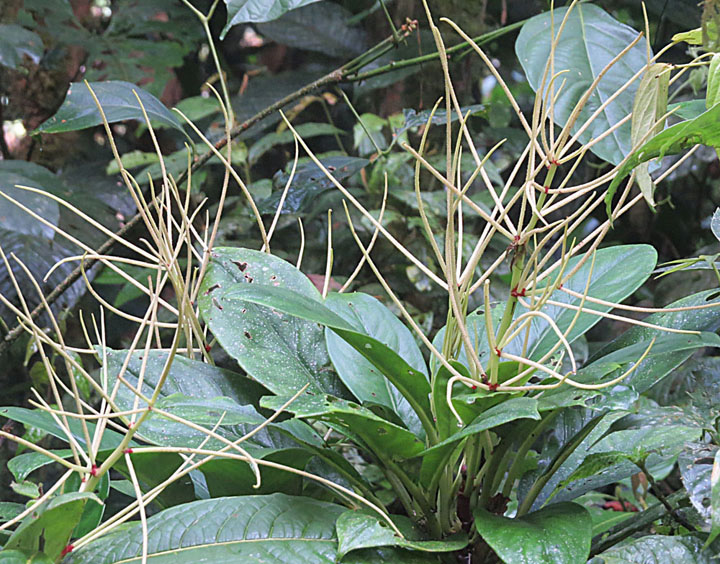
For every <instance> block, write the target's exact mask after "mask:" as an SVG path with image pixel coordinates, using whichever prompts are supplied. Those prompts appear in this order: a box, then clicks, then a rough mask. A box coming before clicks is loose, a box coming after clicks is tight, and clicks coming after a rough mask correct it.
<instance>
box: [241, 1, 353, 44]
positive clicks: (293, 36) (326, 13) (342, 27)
mask: <svg viewBox="0 0 720 564" xmlns="http://www.w3.org/2000/svg"><path fill="white" fill-rule="evenodd" d="M251 1H252V0H251ZM255 1H258V0H255ZM264 1H265V2H267V1H268V0H264ZM276 1H278V0H276ZM279 1H281V2H282V1H285V2H288V1H290V2H293V3H295V4H297V5H301V4H300V1H301V0H279ZM351 16H352V13H351V12H349V11H348V10H347V9H346V8H344V7H342V6H339V5H338V4H335V3H332V2H317V3H311V2H308V1H307V0H305V2H303V7H301V8H299V9H297V10H293V11H291V12H288V13H286V14H284V15H283V16H281V17H279V18H278V19H275V20H274V21H269V19H270V18H269V19H268V20H265V21H266V22H267V23H260V24H258V31H260V33H261V34H262V35H263V36H265V37H267V38H269V39H271V40H273V41H276V42H277V43H281V44H282V45H287V46H288V47H295V48H297V49H306V50H308V51H316V52H319V53H322V54H323V55H325V56H328V57H338V58H346V57H347V58H349V57H353V56H355V55H359V54H360V53H362V52H363V51H364V50H365V46H366V43H367V41H366V39H365V30H363V29H362V28H360V27H350V26H349V25H348V23H347V22H348V19H349V18H350V17H351Z"/></svg>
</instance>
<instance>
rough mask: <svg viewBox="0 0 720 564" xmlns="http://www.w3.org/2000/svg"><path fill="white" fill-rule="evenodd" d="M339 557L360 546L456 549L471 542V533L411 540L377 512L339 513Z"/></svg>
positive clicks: (451, 550) (420, 549) (428, 549)
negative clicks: (394, 530)
mask: <svg viewBox="0 0 720 564" xmlns="http://www.w3.org/2000/svg"><path fill="white" fill-rule="evenodd" d="M336 530H337V536H338V559H342V558H343V557H344V556H345V555H346V554H347V553H348V552H350V551H353V550H358V549H360V548H375V547H379V546H397V547H402V548H407V549H410V550H419V551H422V552H454V551H457V550H462V549H463V548H465V547H466V546H467V543H468V539H467V535H465V534H464V533H461V534H459V535H455V536H453V537H450V538H448V539H445V540H441V541H432V540H430V541H428V540H409V539H407V538H405V539H403V538H400V537H398V536H397V535H396V534H395V533H393V530H392V529H391V528H390V527H389V526H388V524H387V523H386V522H385V521H382V520H381V519H379V518H378V517H377V516H376V515H368V514H366V513H361V512H359V511H347V512H345V513H343V514H342V515H340V517H338V520H337V523H336Z"/></svg>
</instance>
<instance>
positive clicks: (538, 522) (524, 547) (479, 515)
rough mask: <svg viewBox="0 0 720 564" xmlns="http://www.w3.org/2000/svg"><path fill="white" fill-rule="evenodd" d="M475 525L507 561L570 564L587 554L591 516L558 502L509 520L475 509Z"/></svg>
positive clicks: (484, 538)
mask: <svg viewBox="0 0 720 564" xmlns="http://www.w3.org/2000/svg"><path fill="white" fill-rule="evenodd" d="M474 515H475V527H476V528H477V530H478V532H479V533H480V536H482V538H483V540H484V541H485V542H487V543H488V544H489V545H490V547H491V548H492V549H493V550H494V551H495V553H496V554H497V555H498V557H500V560H502V561H503V562H505V563H506V564H539V563H540V562H542V563H543V564H569V563H570V562H585V561H586V560H587V558H588V555H589V554H590V541H591V539H592V519H591V518H590V514H589V513H588V512H587V510H586V509H585V508H584V507H583V506H581V505H578V504H576V503H557V504H555V505H551V506H550V507H546V508H544V509H541V510H540V511H535V512H533V513H529V514H528V515H523V516H522V517H519V518H516V519H509V518H507V517H502V516H500V515H494V514H492V513H489V512H488V511H486V510H484V509H476V510H475V512H474Z"/></svg>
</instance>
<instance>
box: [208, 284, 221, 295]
mask: <svg viewBox="0 0 720 564" xmlns="http://www.w3.org/2000/svg"><path fill="white" fill-rule="evenodd" d="M221 287H222V286H220V284H213V285H212V286H210V287H209V288H208V289H207V290H205V295H206V296H209V295H210V294H211V293H212V292H213V291H215V290H217V289H218V288H221Z"/></svg>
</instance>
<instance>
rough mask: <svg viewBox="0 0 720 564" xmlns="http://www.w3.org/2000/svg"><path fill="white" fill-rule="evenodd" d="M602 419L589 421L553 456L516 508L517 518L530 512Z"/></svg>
mask: <svg viewBox="0 0 720 564" xmlns="http://www.w3.org/2000/svg"><path fill="white" fill-rule="evenodd" d="M602 418H603V416H602V415H600V416H598V417H596V418H595V419H593V420H592V421H590V423H588V424H587V425H585V427H583V428H582V429H581V430H580V431H579V432H578V433H576V434H575V436H574V437H573V438H572V439H571V440H570V442H569V443H568V444H567V445H565V448H563V449H562V450H561V451H560V452H559V453H558V454H557V455H555V458H554V459H553V461H552V462H551V463H550V465H549V466H548V468H547V469H546V470H545V472H543V473H542V475H541V476H540V477H538V479H537V480H535V483H534V484H533V485H532V486H531V487H530V491H529V492H528V494H527V495H526V496H525V499H523V500H522V503H521V504H520V505H519V506H518V510H517V516H518V517H522V516H523V515H525V514H526V513H527V512H528V511H530V508H531V507H532V505H533V503H535V500H536V499H537V496H538V495H540V492H541V491H542V489H543V488H544V487H545V485H546V484H547V483H548V482H549V481H550V478H552V477H553V476H554V475H555V472H557V471H558V470H559V469H560V467H561V466H562V465H563V463H564V462H565V461H566V460H567V459H568V458H569V457H570V455H571V454H572V453H573V452H575V449H576V448H577V447H579V446H580V444H581V443H582V442H583V441H584V440H585V439H586V438H587V436H588V435H589V434H590V432H591V431H592V430H593V429H594V428H595V427H596V426H597V424H598V423H600V421H601V420H602Z"/></svg>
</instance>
